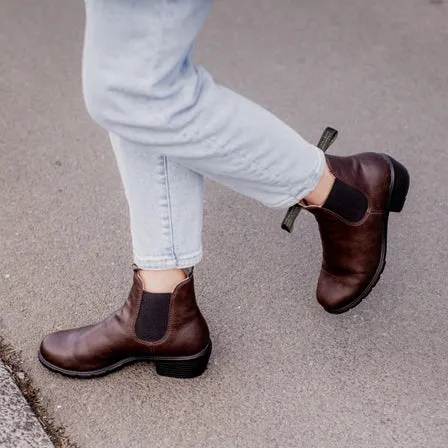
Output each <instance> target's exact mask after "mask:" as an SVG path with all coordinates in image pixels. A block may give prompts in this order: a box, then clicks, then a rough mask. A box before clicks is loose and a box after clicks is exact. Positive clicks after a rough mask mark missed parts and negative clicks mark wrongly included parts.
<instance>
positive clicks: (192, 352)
mask: <svg viewBox="0 0 448 448" xmlns="http://www.w3.org/2000/svg"><path fill="white" fill-rule="evenodd" d="M211 350H212V344H211V341H210V336H209V331H208V327H207V323H206V322H205V320H204V318H203V317H202V314H201V312H200V311H199V308H198V306H197V304H196V298H195V293H194V283H193V276H192V275H190V276H189V277H188V278H187V279H186V280H184V281H183V282H182V283H180V284H179V285H178V286H177V287H176V289H175V290H174V291H173V293H172V294H151V293H147V292H145V291H143V287H142V281H141V279H140V276H139V274H138V271H136V272H135V273H134V283H133V286H132V289H131V292H130V293H129V297H128V299H127V301H126V302H125V304H124V305H123V307H122V308H121V309H120V310H119V311H117V312H116V313H115V314H114V315H112V316H110V317H109V318H107V319H106V320H104V321H103V322H100V323H98V324H96V325H91V326H88V327H83V328H78V329H74V330H66V331H60V332H57V333H53V334H50V335H49V336H47V337H46V338H45V339H44V340H43V342H42V344H41V346H40V350H39V360H40V361H41V363H42V364H43V365H44V366H45V367H47V368H49V369H51V370H53V371H55V372H58V373H62V374H64V375H68V376H72V377H79V378H90V377H95V376H100V375H105V374H108V373H110V372H112V371H114V370H117V369H119V368H120V367H123V366H124V365H126V364H130V363H133V362H138V361H151V362H153V363H154V364H155V367H156V371H157V373H158V374H159V375H163V376H170V377H175V378H193V377H196V376H199V375H201V374H202V373H203V372H204V370H205V369H206V368H207V363H208V359H209V357H210V353H211Z"/></svg>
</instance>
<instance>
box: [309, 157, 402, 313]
mask: <svg viewBox="0 0 448 448" xmlns="http://www.w3.org/2000/svg"><path fill="white" fill-rule="evenodd" d="M326 158H327V164H328V167H329V169H330V171H331V172H332V174H333V175H334V176H335V178H336V181H335V185H334V186H333V189H332V191H331V192H330V196H329V197H328V199H327V201H326V202H325V203H324V205H323V206H322V207H315V206H304V207H303V208H305V209H307V210H308V211H309V212H311V213H312V214H313V215H314V216H315V218H316V220H317V222H318V224H319V230H320V236H321V240H322V247H323V261H322V268H321V272H320V276H319V281H318V285H317V300H318V301H319V303H320V304H321V305H322V306H323V307H324V308H325V310H326V311H328V312H330V313H336V314H337V313H343V312H345V311H348V310H349V309H350V308H353V307H354V306H356V305H358V304H359V303H360V302H361V301H362V300H363V299H364V298H365V297H367V295H368V294H369V293H370V292H371V291H372V289H373V287H374V286H375V285H376V283H377V282H378V280H379V278H380V276H381V274H382V272H383V270H384V266H385V264H386V249H387V224H388V218H389V213H390V212H400V211H401V210H402V208H403V206H404V203H405V200H406V195H407V193H408V189H409V173H408V171H407V170H406V168H405V167H404V166H403V165H401V164H400V163H399V162H397V161H396V160H394V159H393V158H392V157H390V156H387V155H385V154H375V153H363V154H358V155H355V156H350V157H337V156H330V155H327V156H326Z"/></svg>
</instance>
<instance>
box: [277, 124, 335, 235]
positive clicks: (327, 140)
mask: <svg viewBox="0 0 448 448" xmlns="http://www.w3.org/2000/svg"><path fill="white" fill-rule="evenodd" d="M337 136H338V131H337V130H336V129H333V128H330V127H327V128H325V130H324V132H323V134H322V136H321V138H320V140H319V143H318V144H317V147H318V148H319V149H321V150H322V151H323V152H326V150H327V149H328V148H329V147H330V146H331V145H332V144H333V143H334V141H335V140H336V138H337ZM301 210H302V207H301V206H300V205H299V204H295V205H293V206H292V207H289V209H288V211H287V212H286V215H285V217H284V218H283V222H282V229H283V230H286V231H287V232H288V233H292V231H293V228H294V222H295V220H296V219H297V217H298V216H299V214H300V211H301Z"/></svg>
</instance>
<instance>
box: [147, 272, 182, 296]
mask: <svg viewBox="0 0 448 448" xmlns="http://www.w3.org/2000/svg"><path fill="white" fill-rule="evenodd" d="M139 276H140V279H141V280H142V283H143V290H144V291H147V292H153V293H171V292H173V290H174V288H176V286H177V285H178V284H179V283H181V282H182V281H183V280H185V279H186V278H187V275H186V274H185V272H184V270H183V269H167V270H161V271H152V270H151V271H149V270H143V269H141V270H140V271H139Z"/></svg>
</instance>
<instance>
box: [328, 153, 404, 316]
mask: <svg viewBox="0 0 448 448" xmlns="http://www.w3.org/2000/svg"><path fill="white" fill-rule="evenodd" d="M381 156H382V157H383V158H384V159H385V160H386V161H387V163H388V164H389V168H390V189H389V190H390V191H389V198H388V202H387V207H386V210H387V213H386V214H385V215H384V218H383V229H382V244H381V258H380V263H379V264H378V268H377V270H376V272H375V275H374V276H373V278H372V280H371V282H370V283H369V285H368V286H367V288H366V289H365V290H364V291H363V292H362V293H361V294H360V295H359V296H357V297H356V298H355V299H354V300H352V301H351V302H350V303H348V304H347V305H344V306H343V307H341V308H337V309H328V308H325V310H326V311H327V312H329V313H331V314H342V313H345V312H347V311H348V310H350V309H352V308H354V307H355V306H357V305H359V304H360V303H361V302H362V301H363V300H364V299H365V298H366V297H367V296H368V295H369V294H370V293H371V292H372V289H373V288H374V287H375V286H376V284H377V283H378V281H379V280H380V277H381V274H382V273H383V272H384V269H385V267H386V253H387V227H388V223H389V213H390V212H395V213H400V212H401V211H402V210H403V207H404V204H405V202H406V196H407V194H408V191H409V183H410V176H409V172H408V170H407V169H406V168H405V167H404V166H403V165H402V164H401V163H400V162H398V161H397V160H395V159H394V158H393V157H391V156H388V155H386V154H381Z"/></svg>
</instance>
